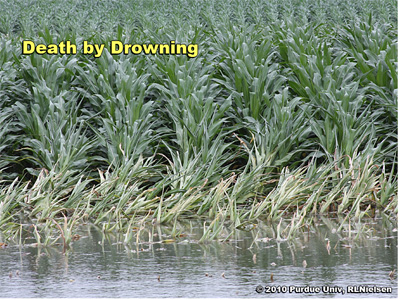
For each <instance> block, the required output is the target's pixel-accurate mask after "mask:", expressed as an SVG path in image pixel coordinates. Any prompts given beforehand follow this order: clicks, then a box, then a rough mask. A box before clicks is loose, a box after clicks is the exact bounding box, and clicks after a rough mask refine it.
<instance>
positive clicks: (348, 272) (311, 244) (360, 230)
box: [0, 218, 398, 298]
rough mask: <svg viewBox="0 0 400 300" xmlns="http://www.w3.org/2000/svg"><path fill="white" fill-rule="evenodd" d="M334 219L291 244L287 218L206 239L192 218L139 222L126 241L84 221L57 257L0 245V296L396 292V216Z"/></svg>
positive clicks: (53, 251)
mask: <svg viewBox="0 0 400 300" xmlns="http://www.w3.org/2000/svg"><path fill="white" fill-rule="evenodd" d="M339 222H340V220H336V219H328V218H320V219H315V220H314V221H313V222H312V223H311V224H312V225H310V226H305V227H304V228H303V229H302V232H300V233H299V234H298V236H297V237H296V238H295V239H293V240H290V241H288V240H284V239H278V240H277V237H279V236H284V232H282V235H281V234H278V231H279V230H281V229H282V228H285V226H286V225H288V224H289V223H285V222H284V223H282V224H281V225H280V227H277V225H276V224H266V223H260V224H257V226H255V228H253V229H252V230H249V231H244V230H237V231H235V234H233V235H232V236H230V237H229V239H228V240H227V241H210V242H205V243H199V242H198V240H199V238H200V237H201V235H202V233H203V224H201V223H195V222H190V223H187V224H180V225H179V226H178V227H177V228H176V230H177V231H178V232H179V233H180V234H178V235H177V237H175V238H174V240H172V235H171V233H172V228H169V227H160V226H148V227H145V228H142V229H141V230H140V231H139V232H134V234H133V238H132V240H130V241H129V242H128V243H123V240H124V235H122V234H106V235H104V234H103V233H102V231H101V229H100V228H98V227H96V226H93V225H85V226H82V227H80V228H79V230H78V231H77V233H78V234H79V236H80V238H79V240H77V241H74V242H73V243H72V245H71V248H70V249H69V250H68V251H67V252H66V253H65V254H63V253H62V246H61V245H53V246H51V247H35V245H34V244H32V243H33V242H34V241H33V240H29V238H27V239H26V240H25V245H24V246H23V247H19V246H17V245H12V244H11V245H9V246H8V247H7V248H4V249H0V295H1V296H0V297H59V298H62V297H68V298H73V297H80V298H82V297H112V298H118V297H131V298H133V297H241V298H246V297H252V298H254V297H255V298H266V297H280V298H283V297H310V296H311V297H313V296H314V297H346V298H349V297H363V298H365V297H378V298H382V297H397V295H398V287H397V252H398V242H397V224H396V221H395V220H387V219H386V220H382V219H377V220H365V221H363V222H362V223H358V224H349V226H347V225H346V226H345V227H344V228H343V230H340V233H338V232H337V229H338V227H339ZM248 229H251V226H250V228H248ZM175 233H176V232H175ZM228 233H229V231H228V230H227V231H226V234H228ZM223 234H224V232H222V235H223ZM328 241H329V245H328ZM392 270H396V273H395V275H394V277H393V278H391V277H390V276H389V273H390V272H391V271H392ZM256 289H257V290H258V292H260V293H258V292H257V291H256ZM266 292H267V293H268V294H267V293H266ZM383 292H384V293H383Z"/></svg>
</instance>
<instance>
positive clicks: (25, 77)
mask: <svg viewBox="0 0 400 300" xmlns="http://www.w3.org/2000/svg"><path fill="white" fill-rule="evenodd" d="M39 2H43V1H39ZM39 2H38V3H39ZM44 2H46V5H39V4H38V3H32V5H30V6H29V8H27V7H26V3H25V2H24V1H14V2H13V3H11V4H10V3H8V4H7V5H6V3H5V2H2V3H0V10H1V11H2V17H1V18H0V125H1V126H0V178H1V180H2V182H1V188H0V226H1V227H0V228H1V231H2V232H3V233H7V234H6V236H7V237H8V238H9V239H12V238H14V239H16V240H18V238H21V236H22V235H21V234H22V232H23V231H24V232H27V234H28V235H30V236H31V237H32V236H33V237H34V238H36V240H37V242H38V243H40V244H41V245H42V246H45V245H51V244H54V242H55V239H57V238H58V237H59V236H60V234H61V239H62V241H63V244H64V249H66V248H67V247H68V244H69V243H70V242H71V236H72V234H73V232H74V230H75V228H76V227H77V224H79V223H80V222H82V221H83V220H85V221H86V220H87V219H89V220H90V221H92V222H94V223H97V224H102V226H103V229H104V230H114V229H115V230H119V231H122V232H125V233H126V235H125V240H124V241H125V242H126V243H128V242H130V241H132V240H133V231H132V230H133V228H134V227H137V226H136V225H138V226H139V228H142V225H143V226H144V224H145V223H146V222H151V220H153V222H154V220H155V221H156V222H162V223H166V224H170V225H171V226H173V232H174V233H175V234H176V230H175V229H176V228H177V222H178V221H179V220H183V219H185V218H189V217H191V218H193V217H195V215H199V216H200V217H202V216H204V217H205V218H207V220H206V221H204V223H203V224H204V236H203V238H202V241H205V240H207V239H214V238H218V237H221V236H223V237H224V238H225V239H226V238H227V237H228V236H230V235H231V234H234V232H235V229H242V230H250V229H252V228H253V227H256V225H254V224H257V222H258V220H263V219H270V220H275V221H279V224H280V225H279V226H278V227H279V228H277V229H276V230H275V231H274V235H275V236H276V237H277V238H281V239H284V238H288V237H291V236H293V235H295V233H296V232H297V231H299V230H300V229H301V228H302V226H303V225H304V224H306V223H307V224H308V223H312V222H313V221H310V220H307V218H306V217H305V216H307V215H309V214H326V213H328V212H336V213H339V214H344V219H343V222H342V224H345V222H348V221H349V219H354V220H356V221H357V220H358V219H360V218H361V217H362V216H365V215H370V216H373V215H375V214H376V212H377V211H381V212H385V213H386V214H389V215H390V214H393V213H397V211H398V202H397V197H396V196H397V193H398V190H397V180H398V178H397V175H396V174H397V167H398V166H397V129H396V128H397V57H396V53H397V47H398V45H397V17H396V15H395V13H394V12H395V11H396V9H395V8H396V3H395V2H394V1H390V0H384V1H380V2H379V3H377V2H375V1H372V0H367V1H352V2H351V3H346V4H344V2H343V1H339V0H328V1H324V2H323V3H322V2H315V1H311V0H305V1H297V0H286V1H277V0H276V1H275V0H274V1H264V0H252V1H243V0H235V1H194V0H186V1H180V2H179V3H178V2H177V3H167V2H165V1H158V0H156V1H151V2H149V1H144V0H141V1H134V2H132V1H127V0H123V1H118V2H116V1H102V2H101V3H96V5H94V4H95V3H94V1H86V2H85V3H80V4H79V5H77V4H76V3H75V2H70V1H69V2H68V1H61V0H60V1H52V2H51V3H50V2H48V1H44ZM132 11H135V14H132V13H131V12H132ZM153 20H157V22H154V21H153ZM23 39H29V40H33V41H35V42H36V43H39V42H40V43H44V44H49V43H58V42H60V41H65V40H70V41H71V42H73V43H76V44H77V45H78V50H81V48H80V45H81V44H82V42H83V40H88V41H89V43H98V44H100V43H104V44H105V45H106V49H105V50H104V51H103V53H102V56H101V57H99V58H94V57H93V56H91V55H86V56H85V55H82V53H81V52H79V51H78V54H77V55H76V56H68V55H48V54H45V55H37V54H33V55H29V56H27V55H22V54H21V48H20V45H21V40H23ZM112 40H120V41H122V42H123V43H129V44H135V43H139V44H141V43H168V42H170V41H171V40H174V41H176V42H177V43H186V44H188V43H196V44H198V45H199V54H198V56H197V57H195V58H188V57H187V56H185V55H178V56H171V55H155V56H153V55H142V54H141V55H123V54H122V55H111V54H110V51H109V49H107V47H108V45H109V42H110V41H112ZM64 216H65V218H66V219H64ZM20 217H21V218H22V219H24V220H22V219H20ZM286 217H291V218H292V219H291V221H290V222H286V221H283V218H286ZM23 222H24V223H23ZM22 224H33V227H31V229H29V228H26V226H25V225H24V226H22ZM346 224H347V223H346ZM32 228H33V230H32ZM227 230H230V233H229V232H228V231H227ZM139 231H140V230H139ZM139 235H140V232H138V233H137V238H138V237H139Z"/></svg>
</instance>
